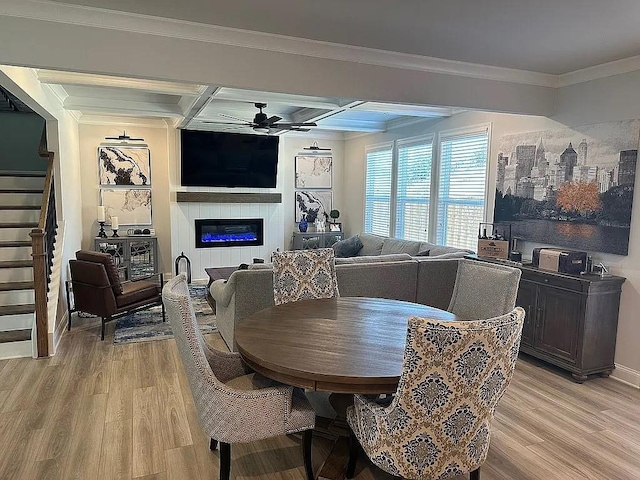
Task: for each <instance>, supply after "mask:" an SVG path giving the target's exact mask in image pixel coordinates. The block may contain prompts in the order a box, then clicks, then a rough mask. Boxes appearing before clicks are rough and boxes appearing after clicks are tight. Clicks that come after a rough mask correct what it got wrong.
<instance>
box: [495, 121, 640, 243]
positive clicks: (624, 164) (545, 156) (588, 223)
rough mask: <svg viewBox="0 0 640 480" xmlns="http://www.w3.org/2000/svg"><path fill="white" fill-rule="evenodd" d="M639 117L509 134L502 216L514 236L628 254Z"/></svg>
mask: <svg viewBox="0 0 640 480" xmlns="http://www.w3.org/2000/svg"><path fill="white" fill-rule="evenodd" d="M639 134H640V120H625V121H620V122H611V123H601V124H595V125H586V126H581V127H572V128H559V129H556V130H547V131H538V132H526V133H518V134H512V135H505V136H503V137H502V138H501V139H500V141H499V145H498V162H497V163H498V172H497V179H496V190H497V191H496V203H495V211H494V221H495V222H508V223H511V224H512V232H513V236H514V237H516V238H519V239H522V240H525V241H529V242H536V243H542V244H549V245H557V246H564V247H570V248H571V249H574V250H586V251H595V252H606V253H614V254H618V255H627V253H628V247H629V229H630V225H631V207H632V204H633V193H634V184H635V173H636V166H637V157H638V137H639Z"/></svg>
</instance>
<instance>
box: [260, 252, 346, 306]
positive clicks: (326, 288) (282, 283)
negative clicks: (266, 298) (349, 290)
mask: <svg viewBox="0 0 640 480" xmlns="http://www.w3.org/2000/svg"><path fill="white" fill-rule="evenodd" d="M339 295H340V294H339V292H338V281H337V280H336V266H335V258H334V252H333V248H320V249H317V250H292V251H288V252H276V253H275V254H274V256H273V299H274V301H275V304H276V305H282V304H283V303H289V302H297V301H298V300H305V299H310V298H334V297H338V296H339Z"/></svg>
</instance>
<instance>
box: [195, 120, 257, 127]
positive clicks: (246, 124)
mask: <svg viewBox="0 0 640 480" xmlns="http://www.w3.org/2000/svg"><path fill="white" fill-rule="evenodd" d="M200 122H201V123H211V124H213V125H236V126H238V127H250V126H251V124H250V123H248V122H242V123H235V122H215V121H212V120H200Z"/></svg>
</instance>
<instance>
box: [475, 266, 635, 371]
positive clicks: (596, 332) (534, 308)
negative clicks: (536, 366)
mask: <svg viewBox="0 0 640 480" xmlns="http://www.w3.org/2000/svg"><path fill="white" fill-rule="evenodd" d="M478 260H482V259H478ZM518 268H520V270H521V271H522V277H521V279H520V288H519V289H518V298H517V300H516V305H518V306H520V307H522V308H524V309H525V311H526V317H525V321H524V328H523V330H522V342H521V344H520V351H522V352H524V353H527V354H529V355H532V356H534V357H537V358H539V359H541V360H545V361H547V362H549V363H552V364H553V365H556V366H558V367H561V368H563V369H565V370H568V371H570V372H571V374H572V376H573V378H574V379H575V380H576V381H577V382H583V381H585V380H587V376H588V375H591V374H600V375H601V376H608V375H609V374H610V373H611V372H612V371H613V369H614V368H615V365H614V355H615V348H616V332H617V329H618V309H619V307H620V293H621V289H622V284H623V283H624V281H625V279H624V278H623V277H617V276H607V277H603V278H601V277H600V276H599V275H568V274H563V273H554V272H547V271H544V270H540V269H538V268H535V267H531V266H519V267H518Z"/></svg>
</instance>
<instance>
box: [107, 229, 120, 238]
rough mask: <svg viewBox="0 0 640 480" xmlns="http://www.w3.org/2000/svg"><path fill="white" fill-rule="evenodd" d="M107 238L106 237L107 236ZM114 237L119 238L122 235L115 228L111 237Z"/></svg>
mask: <svg viewBox="0 0 640 480" xmlns="http://www.w3.org/2000/svg"><path fill="white" fill-rule="evenodd" d="M105 236H106V235H105ZM111 236H112V237H119V236H120V235H118V229H117V228H114V229H113V235H111Z"/></svg>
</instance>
